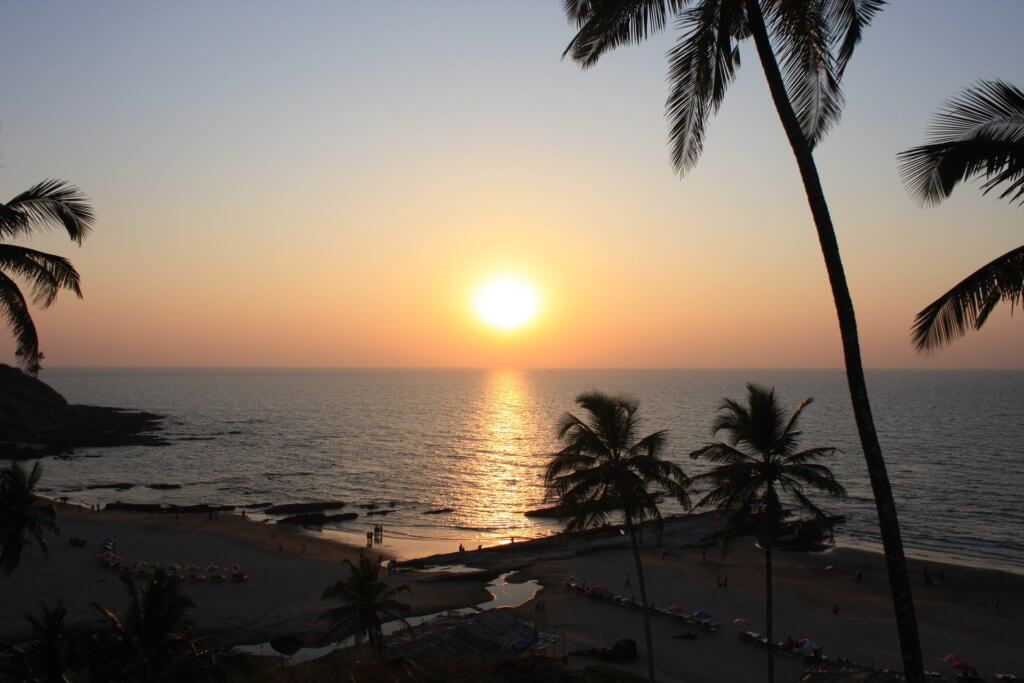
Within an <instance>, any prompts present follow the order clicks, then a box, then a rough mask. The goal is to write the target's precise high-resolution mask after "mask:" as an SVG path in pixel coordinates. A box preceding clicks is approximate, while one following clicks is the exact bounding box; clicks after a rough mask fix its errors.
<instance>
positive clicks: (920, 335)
mask: <svg viewBox="0 0 1024 683" xmlns="http://www.w3.org/2000/svg"><path fill="white" fill-rule="evenodd" d="M999 301H1004V302H1006V303H1008V304H1010V306H1011V308H1013V307H1016V306H1017V305H1020V304H1024V246H1020V247H1017V248H1016V249H1012V250H1010V251H1008V252H1007V253H1005V254H1003V255H1002V256H1000V257H999V258H997V259H994V260H993V261H991V262H989V263H987V264H985V265H984V266H982V267H981V268H979V269H978V270H976V271H974V272H973V273H971V274H970V275H968V276H967V277H966V278H964V279H963V280H961V281H960V282H958V283H957V284H956V285H955V286H954V287H953V288H952V289H950V290H949V291H948V292H946V293H945V294H943V295H942V296H940V297H939V298H938V299H936V300H935V301H933V302H932V303H931V304H929V305H928V306H927V307H926V308H924V309H923V310H922V311H921V312H920V313H918V314H917V316H916V317H915V318H914V324H913V327H912V328H911V339H912V340H913V343H914V347H915V348H916V349H917V350H918V351H926V352H927V351H936V350H938V349H941V348H943V347H945V346H949V345H950V344H952V343H953V342H954V341H955V340H957V339H959V338H960V337H962V336H964V335H965V334H967V332H968V331H969V330H971V329H975V330H980V329H981V328H982V326H983V325H984V324H985V321H986V320H987V319H988V316H989V313H991V312H992V309H993V308H994V307H995V305H996V304H997V303H998V302H999Z"/></svg>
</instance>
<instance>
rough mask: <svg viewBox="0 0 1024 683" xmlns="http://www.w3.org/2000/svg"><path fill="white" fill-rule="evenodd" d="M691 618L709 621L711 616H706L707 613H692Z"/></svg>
mask: <svg viewBox="0 0 1024 683" xmlns="http://www.w3.org/2000/svg"><path fill="white" fill-rule="evenodd" d="M693 618H694V619H710V618H711V615H710V614H708V613H707V612H694V613H693Z"/></svg>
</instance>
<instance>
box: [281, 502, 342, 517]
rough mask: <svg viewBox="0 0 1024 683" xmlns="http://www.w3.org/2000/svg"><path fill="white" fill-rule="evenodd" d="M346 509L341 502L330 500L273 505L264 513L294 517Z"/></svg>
mask: <svg viewBox="0 0 1024 683" xmlns="http://www.w3.org/2000/svg"><path fill="white" fill-rule="evenodd" d="M343 507H345V503H344V502H342V501H340V500H329V501H323V502H319V503H286V504H284V505H271V506H270V507H268V508H267V509H266V510H264V512H267V513H269V514H272V515H293V514H300V513H305V512H323V511H324V510H337V509H338V508H343Z"/></svg>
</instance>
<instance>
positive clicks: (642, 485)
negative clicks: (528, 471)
mask: <svg viewBox="0 0 1024 683" xmlns="http://www.w3.org/2000/svg"><path fill="white" fill-rule="evenodd" d="M576 403H577V405H579V406H580V407H581V408H583V410H585V411H586V412H587V416H586V419H580V418H578V417H576V416H575V415H573V414H572V413H566V414H565V415H564V416H563V417H562V421H561V422H560V423H559V425H558V438H559V439H560V440H561V441H562V443H564V444H565V446H564V448H562V450H561V451H559V452H558V453H557V454H555V456H554V457H553V458H552V460H551V462H550V463H549V464H548V467H547V470H546V472H545V473H544V481H545V484H546V485H547V491H548V500H549V501H551V502H554V503H556V505H557V507H558V510H559V516H560V518H561V519H562V520H563V521H566V526H565V529H566V531H568V532H574V531H582V530H584V529H589V528H592V527H595V526H603V525H605V524H607V523H608V521H609V519H610V518H611V516H612V515H619V514H621V515H622V520H623V524H624V525H625V528H626V533H627V534H628V536H629V542H630V545H631V546H632V549H633V561H634V562H635V563H636V578H637V586H638V587H639V588H640V602H641V605H642V607H643V616H644V638H645V639H646V641H647V673H648V677H649V678H650V680H652V681H653V680H654V642H653V639H652V637H651V615H650V610H649V607H648V605H649V603H648V601H647V585H646V583H645V581H644V568H643V563H642V562H641V561H640V546H639V543H638V539H637V536H638V534H640V533H641V532H642V528H643V524H644V522H652V523H653V524H654V526H655V528H656V529H659V530H660V526H661V521H662V520H661V512H660V510H658V503H657V498H658V494H657V493H656V492H655V491H652V490H651V487H652V486H657V487H659V488H660V489H662V490H664V491H665V492H666V493H667V494H668V495H670V496H672V497H674V498H676V499H677V500H679V502H680V503H681V504H682V505H683V506H684V507H688V506H689V499H688V498H687V494H686V484H687V480H686V475H684V474H683V470H682V469H681V468H680V467H679V466H678V465H676V464H674V463H671V462H668V461H667V460H662V459H661V452H662V450H663V449H664V447H665V443H666V440H667V432H665V431H658V432H654V433H653V434H648V435H647V436H645V437H643V438H638V437H637V429H638V426H639V422H640V420H639V416H638V415H637V411H638V409H639V404H638V403H637V401H636V400H635V399H632V398H626V397H615V396H608V395H607V394H602V393H600V392H596V391H595V392H591V393H588V394H580V395H579V396H577V397H576Z"/></svg>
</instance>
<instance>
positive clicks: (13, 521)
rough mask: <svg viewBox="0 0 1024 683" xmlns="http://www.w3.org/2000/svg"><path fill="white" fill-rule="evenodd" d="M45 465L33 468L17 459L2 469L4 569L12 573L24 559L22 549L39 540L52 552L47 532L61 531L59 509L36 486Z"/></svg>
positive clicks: (0, 502) (0, 515)
mask: <svg viewBox="0 0 1024 683" xmlns="http://www.w3.org/2000/svg"><path fill="white" fill-rule="evenodd" d="M42 475H43V468H42V466H41V465H40V464H39V463H38V462H37V463H36V464H35V465H33V466H32V470H31V471H25V469H24V468H23V467H22V466H21V465H19V464H18V463H16V462H13V463H11V464H10V465H8V466H7V467H5V468H4V469H2V470H0V544H2V550H0V569H2V570H3V572H4V574H6V575H7V576H10V575H11V573H12V572H13V571H14V570H15V569H17V568H18V563H19V562H21V551H22V550H23V549H24V548H25V546H26V545H30V544H31V543H33V542H35V544H36V545H38V546H39V549H40V550H41V551H42V552H43V556H44V557H46V556H47V555H48V552H47V547H46V536H45V535H44V533H45V532H47V531H49V532H53V533H56V532H57V525H56V523H55V522H54V519H56V516H57V513H56V512H55V511H54V509H53V506H52V505H50V504H49V503H46V502H43V501H41V500H40V499H39V498H37V497H36V493H35V489H36V485H37V484H39V478H40V477H41V476H42Z"/></svg>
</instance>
